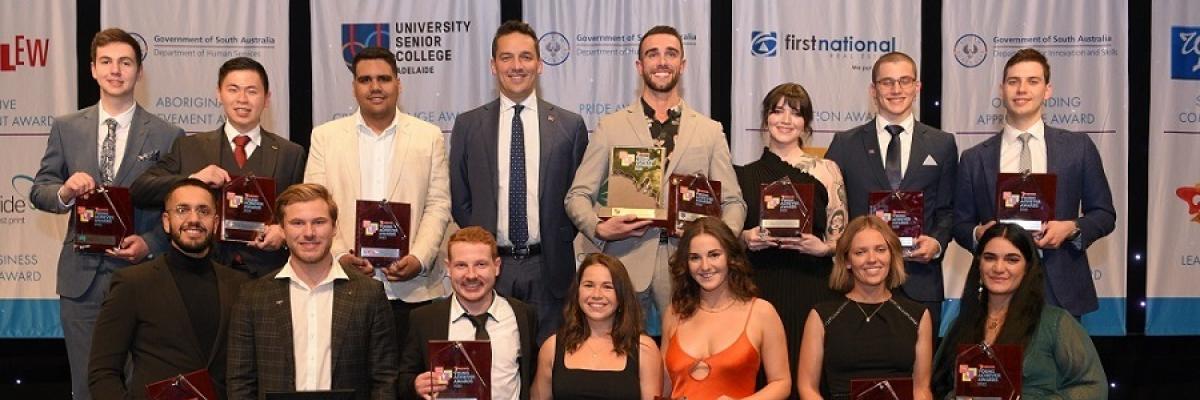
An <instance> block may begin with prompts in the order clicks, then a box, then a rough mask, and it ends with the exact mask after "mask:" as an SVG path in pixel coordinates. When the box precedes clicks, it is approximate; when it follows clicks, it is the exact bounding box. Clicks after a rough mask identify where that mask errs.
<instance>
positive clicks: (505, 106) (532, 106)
mask: <svg viewBox="0 0 1200 400" xmlns="http://www.w3.org/2000/svg"><path fill="white" fill-rule="evenodd" d="M537 103H538V98H537V91H536V90H535V91H533V93H530V94H529V97H526V98H525V100H521V102H520V103H517V102H516V101H513V100H512V99H510V98H508V96H505V95H504V94H503V93H501V94H500V111H501V112H507V111H509V110H512V108H513V106H515V105H517V104H520V105H523V106H525V109H526V110H532V111H535V112H536V111H537Z"/></svg>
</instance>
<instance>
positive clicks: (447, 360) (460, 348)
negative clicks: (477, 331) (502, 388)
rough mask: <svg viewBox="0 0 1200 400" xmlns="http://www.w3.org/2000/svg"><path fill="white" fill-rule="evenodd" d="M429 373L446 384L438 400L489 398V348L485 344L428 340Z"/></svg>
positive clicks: (490, 394) (486, 342) (490, 360)
mask: <svg viewBox="0 0 1200 400" xmlns="http://www.w3.org/2000/svg"><path fill="white" fill-rule="evenodd" d="M428 346H429V370H430V371H432V372H433V376H434V379H438V380H440V381H441V382H442V383H444V384H446V390H445V391H442V392H439V393H438V395H437V398H438V399H439V400H450V399H453V400H483V399H491V398H492V387H491V386H492V344H491V342H489V341H486V340H430V341H429V344H428Z"/></svg>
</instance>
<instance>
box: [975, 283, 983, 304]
mask: <svg viewBox="0 0 1200 400" xmlns="http://www.w3.org/2000/svg"><path fill="white" fill-rule="evenodd" d="M975 298H976V300H979V301H983V279H980V280H979V290H978V291H977V292H976V293H975Z"/></svg>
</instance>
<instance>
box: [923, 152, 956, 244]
mask: <svg viewBox="0 0 1200 400" xmlns="http://www.w3.org/2000/svg"><path fill="white" fill-rule="evenodd" d="M945 147H947V148H946V149H945V150H944V153H943V155H944V156H943V158H942V163H941V168H939V170H940V172H939V173H938V181H937V192H938V197H937V203H936V204H933V207H934V212H933V230H932V231H930V232H929V236H931V237H933V238H934V239H937V241H938V243H940V244H941V245H942V254H946V249H947V246H949V245H950V240H951V239H952V237H953V234H954V181H955V179H957V178H958V145H957V144H955V143H954V138H953V137H951V138H950V140H949V141H948V143H947V146H945Z"/></svg>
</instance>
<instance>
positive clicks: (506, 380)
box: [446, 114, 537, 400]
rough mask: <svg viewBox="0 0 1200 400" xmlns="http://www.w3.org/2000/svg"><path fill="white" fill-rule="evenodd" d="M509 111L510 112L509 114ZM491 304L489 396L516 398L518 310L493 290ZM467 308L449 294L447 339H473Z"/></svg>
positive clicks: (500, 399)
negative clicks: (490, 386)
mask: <svg viewBox="0 0 1200 400" xmlns="http://www.w3.org/2000/svg"><path fill="white" fill-rule="evenodd" d="M510 115H511V114H510ZM492 296H493V300H492V305H491V306H489V307H488V310H487V312H488V314H491V317H490V318H488V323H487V332H488V337H489V338H491V344H492V399H493V400H517V399H519V398H520V397H521V370H520V364H518V363H517V359H518V358H519V357H521V356H522V354H521V331H520V329H518V328H517V314H516V313H515V312H513V308H512V305H510V304H508V299H505V298H504V297H503V296H500V295H499V294H497V293H496V292H495V291H492ZM464 313H466V310H465V309H463V307H462V305H461V304H459V303H458V297H457V296H454V295H451V297H450V327H449V331H448V333H449V334H448V335H447V338H446V339H447V340H475V325H474V324H472V323H471V320H469V319H467V318H466V317H464V316H463V314H464ZM529 353H530V354H529V355H526V356H528V357H536V354H537V351H536V350H531V351H529Z"/></svg>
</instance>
